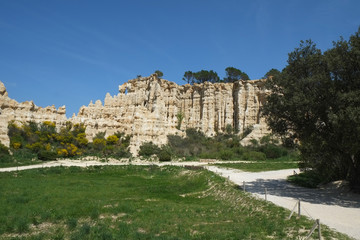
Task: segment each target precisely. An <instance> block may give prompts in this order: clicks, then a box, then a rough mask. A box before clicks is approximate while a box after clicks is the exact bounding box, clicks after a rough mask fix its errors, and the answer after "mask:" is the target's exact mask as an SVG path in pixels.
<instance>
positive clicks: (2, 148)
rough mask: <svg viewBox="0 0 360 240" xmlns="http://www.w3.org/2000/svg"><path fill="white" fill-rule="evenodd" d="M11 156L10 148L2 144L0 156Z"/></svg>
mask: <svg viewBox="0 0 360 240" xmlns="http://www.w3.org/2000/svg"><path fill="white" fill-rule="evenodd" d="M3 155H9V148H8V147H6V146H5V145H4V144H2V143H0V156H3Z"/></svg>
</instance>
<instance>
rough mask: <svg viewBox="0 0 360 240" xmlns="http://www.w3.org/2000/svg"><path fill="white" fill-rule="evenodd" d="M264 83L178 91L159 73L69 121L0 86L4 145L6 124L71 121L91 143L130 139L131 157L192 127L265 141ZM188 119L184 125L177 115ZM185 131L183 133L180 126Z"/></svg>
mask: <svg viewBox="0 0 360 240" xmlns="http://www.w3.org/2000/svg"><path fill="white" fill-rule="evenodd" d="M264 84H265V80H252V81H238V82H235V83H215V84H212V83H204V84H194V85H190V84H186V85H182V86H179V85H177V84H175V83H174V82H170V81H167V80H164V79H159V78H158V77H157V76H156V75H155V74H154V75H151V76H150V77H141V78H137V79H132V80H129V81H128V82H127V83H124V84H123V85H121V86H119V94H118V95H116V96H113V97H112V96H110V94H106V97H105V101H104V104H102V102H101V101H100V100H97V101H96V102H95V103H92V102H90V104H89V105H88V106H87V107H86V106H82V107H81V108H80V110H79V113H78V115H77V116H73V117H72V118H71V119H67V118H66V116H65V106H63V107H60V108H59V109H56V108H55V107H54V106H51V107H45V108H41V107H38V106H36V105H35V104H34V103H33V102H32V101H28V102H23V103H18V102H17V101H15V100H13V99H10V98H9V97H8V94H7V91H6V88H5V86H4V84H3V83H1V82H0V108H1V109H0V110H1V112H0V113H1V114H0V141H1V142H2V143H3V144H5V145H9V138H8V136H7V125H8V122H9V121H11V120H15V121H18V122H27V121H35V122H38V123H40V122H43V121H53V122H55V123H56V125H57V127H61V126H63V125H64V124H65V122H66V121H72V122H73V123H84V124H85V126H86V134H87V137H88V139H89V140H90V141H91V140H92V138H93V137H94V136H95V134H96V133H98V132H104V131H106V136H109V135H111V134H113V133H115V132H117V131H120V132H124V133H126V134H131V135H132V136H133V137H132V139H131V144H130V148H131V152H132V153H136V152H137V151H138V149H139V147H140V145H141V144H142V143H143V142H146V141H152V142H154V143H155V144H159V145H161V144H166V142H167V135H169V134H177V135H180V136H184V135H185V130H186V129H187V128H197V129H199V130H201V131H202V132H204V133H205V134H206V135H207V136H213V135H215V134H216V133H217V132H224V131H225V129H226V127H227V125H230V126H231V127H232V128H233V129H235V130H237V131H238V132H239V133H240V134H241V133H242V132H243V131H244V130H245V129H246V128H247V127H253V129H254V130H253V131H252V132H251V134H250V135H249V136H248V137H247V138H245V139H244V140H243V143H247V142H248V141H249V139H251V138H260V137H261V136H263V135H264V134H267V133H269V130H268V129H267V125H266V123H265V119H264V118H262V117H261V113H260V107H261V106H262V105H263V103H264V101H265V97H266V94H267V91H266V90H265V88H264ZM179 113H181V115H182V116H183V120H182V121H181V126H180V125H179V118H178V114H179ZM178 126H180V128H179V129H178V128H177V127H178Z"/></svg>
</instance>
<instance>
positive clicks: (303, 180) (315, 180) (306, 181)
mask: <svg viewBox="0 0 360 240" xmlns="http://www.w3.org/2000/svg"><path fill="white" fill-rule="evenodd" d="M287 181H288V182H291V183H293V184H295V185H299V186H302V187H307V188H317V187H318V185H319V184H320V183H321V178H320V175H319V174H318V173H316V172H315V171H306V172H303V173H299V174H296V175H292V176H289V177H288V178H287Z"/></svg>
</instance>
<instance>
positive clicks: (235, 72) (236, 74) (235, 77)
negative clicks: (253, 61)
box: [224, 67, 242, 83]
mask: <svg viewBox="0 0 360 240" xmlns="http://www.w3.org/2000/svg"><path fill="white" fill-rule="evenodd" d="M225 73H226V77H225V78H224V82H230V83H233V82H236V81H239V80H240V79H241V74H242V72H241V70H240V69H237V68H234V67H227V68H226V69H225Z"/></svg>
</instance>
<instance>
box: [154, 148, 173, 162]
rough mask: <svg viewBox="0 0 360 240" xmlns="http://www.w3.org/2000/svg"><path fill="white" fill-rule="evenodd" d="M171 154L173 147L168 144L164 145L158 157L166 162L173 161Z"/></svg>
mask: <svg viewBox="0 0 360 240" xmlns="http://www.w3.org/2000/svg"><path fill="white" fill-rule="evenodd" d="M171 155H172V154H171V149H170V148H169V147H168V146H163V147H162V148H161V149H160V151H159V153H158V154H157V157H158V158H159V161H161V162H166V161H171Z"/></svg>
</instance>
